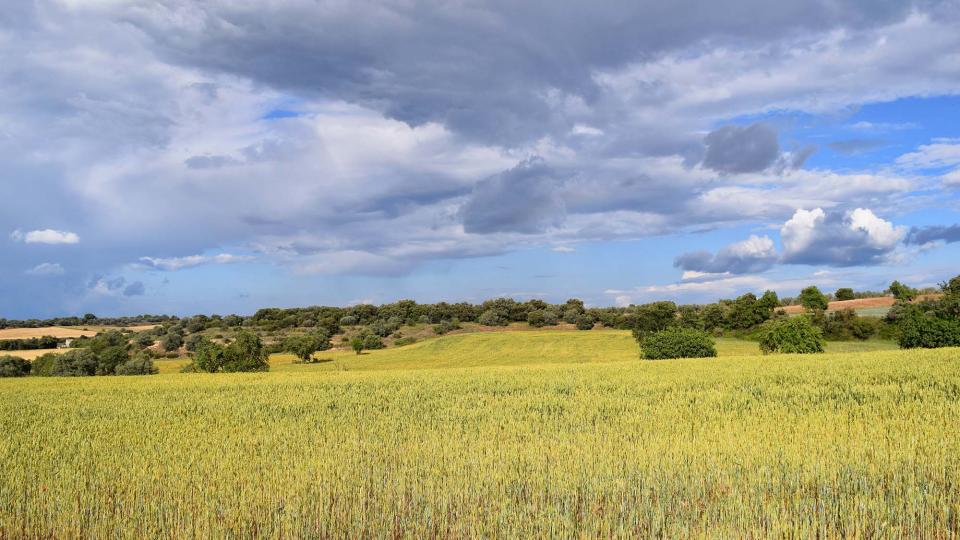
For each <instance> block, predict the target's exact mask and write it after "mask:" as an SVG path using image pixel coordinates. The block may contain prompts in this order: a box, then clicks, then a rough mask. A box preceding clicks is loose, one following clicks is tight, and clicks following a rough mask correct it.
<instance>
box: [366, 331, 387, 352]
mask: <svg viewBox="0 0 960 540" xmlns="http://www.w3.org/2000/svg"><path fill="white" fill-rule="evenodd" d="M384 347H386V345H384V344H383V340H382V339H381V338H380V336H377V335H374V334H368V335H366V336H364V337H363V348H364V349H365V350H368V351H373V350H377V349H382V348H384Z"/></svg>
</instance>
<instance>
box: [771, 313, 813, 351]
mask: <svg viewBox="0 0 960 540" xmlns="http://www.w3.org/2000/svg"><path fill="white" fill-rule="evenodd" d="M760 350H761V351H763V353H764V354H769V353H775V352H780V353H822V352H823V331H822V330H821V329H820V328H819V327H817V326H815V325H814V324H813V323H812V322H810V318H809V317H807V316H799V317H787V318H783V319H774V320H772V321H768V322H766V323H765V324H764V325H763V328H762V329H761V334H760Z"/></svg>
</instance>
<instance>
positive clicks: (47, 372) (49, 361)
mask: <svg viewBox="0 0 960 540" xmlns="http://www.w3.org/2000/svg"><path fill="white" fill-rule="evenodd" d="M58 356H60V355H58V354H57V353H46V354H43V355H40V356H38V357H37V358H34V359H33V362H31V364H30V374H31V375H33V376H36V377H51V376H53V364H54V363H55V362H56V361H57V357H58Z"/></svg>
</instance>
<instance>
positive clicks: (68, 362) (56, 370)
mask: <svg viewBox="0 0 960 540" xmlns="http://www.w3.org/2000/svg"><path fill="white" fill-rule="evenodd" d="M97 365H98V360H97V355H96V354H94V352H93V351H92V350H90V349H75V350H72V351H67V352H65V353H63V354H58V355H55V356H54V359H53V363H52V365H51V366H50V371H49V375H50V376H52V377H89V376H93V375H96V373H97Z"/></svg>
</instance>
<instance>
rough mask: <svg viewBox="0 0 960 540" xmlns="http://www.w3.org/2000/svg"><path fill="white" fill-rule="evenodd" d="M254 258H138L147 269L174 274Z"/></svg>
mask: <svg viewBox="0 0 960 540" xmlns="http://www.w3.org/2000/svg"><path fill="white" fill-rule="evenodd" d="M252 260H254V257H251V256H245V255H232V254H230V253H220V254H217V255H188V256H186V257H167V258H163V257H140V262H141V263H143V264H144V265H146V266H148V267H149V268H153V269H156V270H166V271H170V272H174V271H177V270H182V269H184V268H192V267H194V266H200V265H204V264H233V263H241V262H249V261H252Z"/></svg>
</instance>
